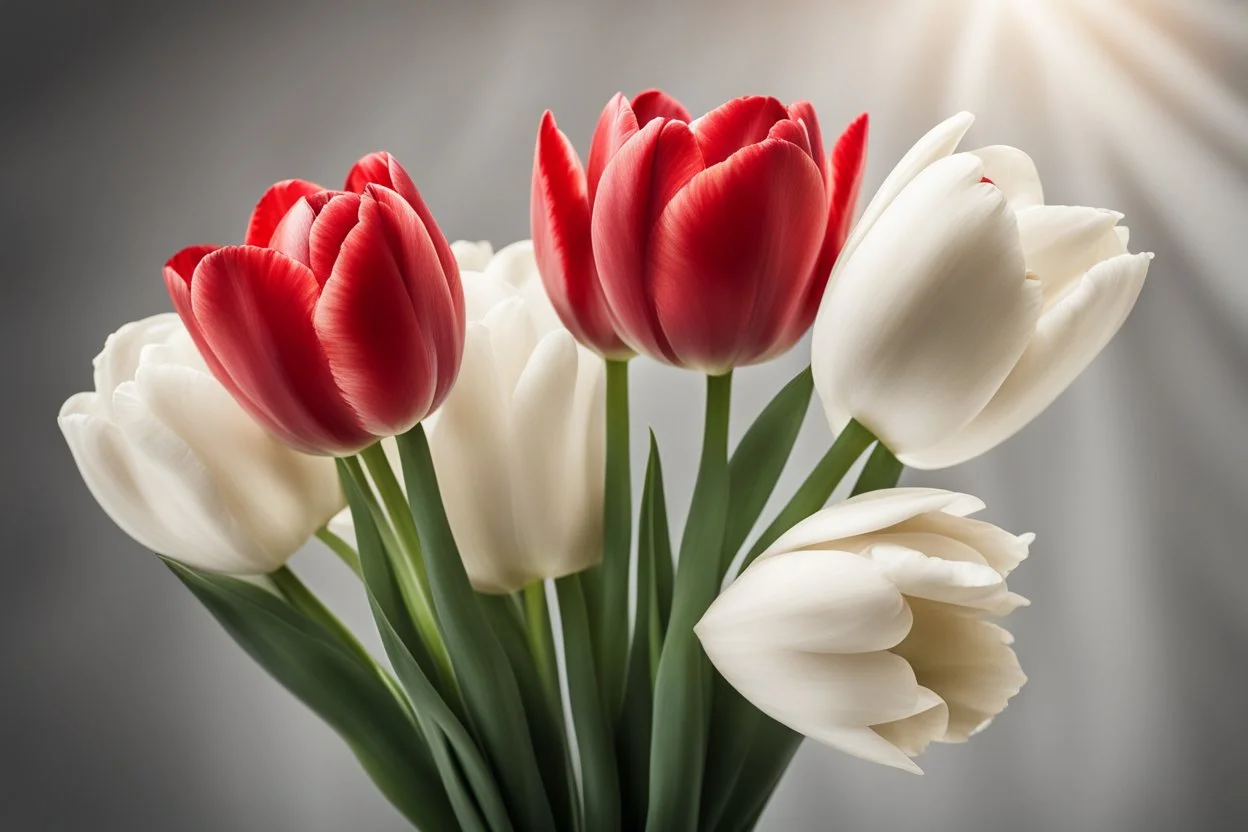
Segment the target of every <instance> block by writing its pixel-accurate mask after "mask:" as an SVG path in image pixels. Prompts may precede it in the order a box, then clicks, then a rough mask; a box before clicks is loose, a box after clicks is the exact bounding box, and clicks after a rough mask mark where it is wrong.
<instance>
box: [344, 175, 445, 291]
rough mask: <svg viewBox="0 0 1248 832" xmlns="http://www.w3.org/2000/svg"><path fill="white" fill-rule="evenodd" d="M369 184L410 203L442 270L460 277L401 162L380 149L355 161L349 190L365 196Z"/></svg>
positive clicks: (349, 181)
mask: <svg viewBox="0 0 1248 832" xmlns="http://www.w3.org/2000/svg"><path fill="white" fill-rule="evenodd" d="M370 184H372V185H384V186H385V187H387V188H389V189H390V190H392V191H394V192H395V193H397V194H398V195H399V196H401V197H403V198H404V199H405V200H407V202H408V204H409V205H411V206H412V210H414V211H415V212H416V216H418V217H420V221H421V223H423V224H424V226H425V230H426V231H428V232H429V237H430V238H431V239H432V240H433V246H434V248H435V249H436V250H437V252H438V261H439V262H440V263H441V264H442V271H444V272H445V273H447V274H450V273H451V272H452V271H454V272H455V273H456V274H458V273H459V266H458V265H457V264H456V262H455V254H454V253H453V252H452V251H451V244H450V243H448V242H447V241H446V237H445V236H444V235H443V234H442V229H441V228H439V227H438V223H437V221H436V220H434V218H433V212H432V211H430V210H429V206H428V205H426V204H425V200H424V198H423V197H421V195H420V191H419V190H417V188H416V183H415V182H413V181H412V177H410V176H408V174H407V169H406V168H404V167H403V166H402V165H401V164H399V160H398V159H396V158H394V157H393V156H392V155H390V154H389V153H386V152H385V151H384V150H379V151H377V152H375V153H370V154H368V155H367V156H365V157H364V158H363V159H361V160H360V161H358V162H356V163H355V164H354V165H353V166H352V167H351V170H350V172H349V173H347V184H346V189H347V190H348V191H354V192H355V193H363V192H364V187H365V186H366V185H370Z"/></svg>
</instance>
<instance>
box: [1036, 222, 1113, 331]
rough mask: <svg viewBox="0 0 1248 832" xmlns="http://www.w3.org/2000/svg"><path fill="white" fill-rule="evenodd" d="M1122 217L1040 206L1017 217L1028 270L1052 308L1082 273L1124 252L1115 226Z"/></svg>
mask: <svg viewBox="0 0 1248 832" xmlns="http://www.w3.org/2000/svg"><path fill="white" fill-rule="evenodd" d="M1120 219H1122V214H1120V213H1118V212H1117V211H1106V210H1104V209H1101V208H1082V207H1078V206H1072V205H1041V206H1038V207H1035V208H1028V209H1026V210H1024V211H1020V212H1019V214H1018V234H1019V238H1020V240H1021V241H1022V245H1023V255H1024V257H1025V258H1026V260H1027V271H1029V272H1031V273H1032V274H1034V275H1036V277H1037V278H1039V280H1040V285H1041V287H1042V288H1043V289H1044V304H1045V308H1046V309H1047V308H1049V307H1051V306H1052V305H1053V304H1054V302H1056V301H1057V299H1058V298H1060V297H1061V296H1062V295H1063V294H1064V293H1065V292H1066V290H1067V289H1068V288H1069V287H1070V286H1071V285H1072V284H1073V283H1074V282H1075V281H1076V280H1078V279H1079V278H1080V277H1082V276H1083V274H1084V272H1086V271H1087V270H1088V269H1090V268H1092V267H1093V266H1095V265H1096V264H1097V263H1100V262H1101V261H1103V260H1108V259H1109V258H1111V257H1116V256H1118V255H1120V254H1125V253H1126V248H1125V247H1124V246H1123V244H1122V242H1121V241H1120V239H1119V236H1118V233H1117V231H1116V230H1115V226H1116V225H1117V223H1118V220H1120Z"/></svg>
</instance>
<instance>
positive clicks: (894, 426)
mask: <svg viewBox="0 0 1248 832" xmlns="http://www.w3.org/2000/svg"><path fill="white" fill-rule="evenodd" d="M982 168H983V165H982V163H981V162H980V160H979V158H978V157H976V156H973V155H970V154H957V155H954V156H951V157H949V158H947V159H943V160H941V161H939V162H936V163H934V164H932V165H930V166H929V167H928V168H927V169H926V170H924V171H923V172H922V173H920V174H919V175H918V176H917V177H916V178H915V179H914V181H912V182H911V183H910V185H909V186H908V187H907V188H906V189H905V190H904V191H902V193H901V194H900V195H899V196H898V197H897V199H896V200H894V201H893V203H892V204H891V205H890V206H889V207H888V209H887V210H886V211H885V212H884V214H883V215H882V216H881V217H880V219H879V220H878V221H877V222H876V223H875V226H874V228H873V229H872V232H871V233H870V234H869V235H867V236H865V237H864V238H863V240H862V242H861V244H860V245H859V246H858V248H857V249H856V250H855V251H854V252H853V253H852V255H850V256H849V257H848V258H847V259H845V260H844V261H843V262H844V265H843V268H841V269H839V270H838V274H837V277H836V279H835V281H834V282H832V283H831V284H830V285H829V287H828V290H827V293H826V294H825V296H824V301H823V306H822V309H821V311H820V314H819V318H818V320H817V321H816V324H815V335H814V341H813V355H812V362H813V369H814V379H815V386H816V389H817V390H818V391H819V395H820V399H821V400H822V402H823V404H824V407H825V410H826V411H827V412H828V414H829V418H830V420H831V421H832V423H833V425H834V427H837V424H836V423H837V422H838V421H839V420H840V419H842V418H844V416H845V414H850V415H852V416H853V417H855V418H857V419H858V420H859V421H860V422H861V423H862V424H863V425H864V426H865V427H867V428H868V429H869V430H870V431H871V432H872V433H874V434H875V435H876V436H877V437H878V438H879V439H880V440H881V441H882V442H883V443H884V444H885V445H886V446H888V447H889V448H890V449H892V450H893V452H894V453H898V454H899V455H900V454H904V453H910V452H913V451H918V450H922V449H926V448H928V447H930V446H932V445H935V444H937V443H938V442H940V441H942V440H944V439H945V438H946V437H948V436H950V435H951V434H953V433H955V432H956V431H958V430H960V429H961V428H962V427H964V426H965V425H966V424H967V423H968V422H970V421H971V419H972V418H974V416H975V415H976V414H977V413H979V411H980V410H982V409H983V407H984V406H985V405H986V404H987V403H988V401H989V400H990V399H991V398H992V395H993V393H995V392H996V390H997V389H998V388H999V387H1000V386H1001V383H1002V381H1004V379H1005V377H1006V375H1007V374H1008V373H1009V371H1010V369H1011V368H1012V367H1013V366H1014V365H1015V363H1017V361H1018V359H1019V356H1021V355H1022V352H1023V350H1024V349H1025V348H1026V346H1027V342H1028V339H1029V337H1030V335H1031V333H1032V332H1033V331H1034V330H1035V324H1036V320H1037V319H1038V317H1039V315H1040V311H1041V308H1042V306H1043V293H1042V291H1041V289H1040V286H1039V284H1038V282H1036V281H1033V280H1027V279H1025V268H1024V263H1023V254H1022V249H1021V248H1020V246H1019V240H1018V227H1017V223H1016V221H1015V219H1014V213H1013V212H1012V211H1010V210H1009V209H1008V208H1007V206H1006V204H1005V198H1004V196H1003V194H1002V191H1001V190H1000V189H999V188H997V187H995V186H993V185H990V184H987V183H984V182H981V181H980V179H981V174H982Z"/></svg>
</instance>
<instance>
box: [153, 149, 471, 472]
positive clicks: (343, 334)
mask: <svg viewBox="0 0 1248 832" xmlns="http://www.w3.org/2000/svg"><path fill="white" fill-rule="evenodd" d="M165 284H166V285H167V286H168V288H169V294H170V296H171V297H172V298H173V305H174V308H175V309H177V311H178V314H179V315H180V316H181V317H182V320H183V322H185V324H186V327H187V329H188V330H190V333H191V336H192V337H193V338H194V339H195V343H196V345H197V346H198V347H199V351H200V352H201V353H202V354H203V356H204V359H205V361H206V362H207V363H208V366H209V367H210V368H211V370H212V372H213V374H214V375H216V377H217V378H218V379H219V380H220V381H221V383H222V384H224V385H225V387H226V389H228V390H229V391H230V392H231V393H232V394H233V395H234V397H235V398H236V399H237V400H238V401H239V403H240V404H242V405H243V407H245V408H246V409H247V410H248V411H249V412H250V413H251V414H252V415H253V416H255V417H256V418H257V419H258V420H259V421H260V422H261V423H262V424H264V425H265V426H267V427H268V428H269V429H270V430H271V431H272V432H273V433H274V434H275V435H277V436H278V437H280V438H281V439H283V440H284V441H286V442H287V443H289V444H290V445H292V446H294V447H295V448H298V449H299V450H302V451H306V452H309V453H319V454H329V455H345V454H351V453H354V452H356V451H359V450H361V449H363V448H365V447H367V446H368V445H371V444H372V443H373V442H376V441H377V440H378V439H379V438H381V437H383V436H391V435H394V434H397V433H401V432H403V431H405V430H407V429H409V428H411V427H412V426H413V425H415V424H416V423H417V422H419V421H420V420H421V419H423V418H424V417H425V416H426V415H427V414H428V413H430V412H431V411H432V410H434V409H435V408H436V407H437V406H438V405H439V404H441V403H442V400H443V399H444V398H445V397H446V394H447V393H448V392H449V391H450V389H451V385H452V384H453V383H454V381H455V376H456V375H457V374H458V372H459V363H460V358H461V356H462V354H463V346H464V326H465V325H464V298H463V290H462V288H461V286H460V281H459V269H458V267H457V266H456V264H455V258H454V256H453V255H452V254H451V249H450V246H449V245H447V242H446V238H445V237H443V236H442V232H441V230H440V229H439V228H438V226H437V224H436V223H435V222H434V221H433V216H432V215H431V214H430V212H429V209H428V208H427V207H426V206H425V203H424V201H423V200H422V199H421V198H420V194H419V193H418V192H417V190H416V186H415V185H413V184H412V180H411V179H410V178H409V177H408V175H407V172H406V171H405V170H403V167H402V166H401V165H399V163H398V162H397V161H395V159H394V158H393V157H391V156H390V155H389V154H388V153H373V154H370V155H369V156H366V157H364V158H363V159H361V160H360V161H359V162H357V163H356V164H355V166H354V167H353V168H352V169H351V172H350V174H348V176H347V183H346V190H345V191H331V190H325V189H323V188H321V187H320V186H318V185H314V184H312V183H310V182H304V181H302V180H297V179H295V180H288V181H286V182H279V183H277V184H276V185H274V186H273V187H271V188H269V190H268V191H267V192H265V194H264V196H263V197H262V198H261V199H260V202H259V204H257V205H256V209H255V211H254V212H253V213H252V216H251V222H250V223H249V225H248V228H247V236H246V238H245V244H244V245H241V246H226V247H224V248H213V247H212V246H193V247H191V248H187V249H184V250H182V251H180V252H178V253H177V254H176V255H174V256H173V257H172V258H171V259H170V260H169V262H168V263H167V264H165Z"/></svg>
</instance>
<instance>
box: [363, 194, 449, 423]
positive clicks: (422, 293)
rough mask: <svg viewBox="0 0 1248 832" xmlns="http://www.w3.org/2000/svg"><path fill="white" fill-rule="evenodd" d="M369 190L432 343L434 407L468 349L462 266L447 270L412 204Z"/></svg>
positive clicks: (440, 400)
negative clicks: (412, 209) (460, 271)
mask: <svg viewBox="0 0 1248 832" xmlns="http://www.w3.org/2000/svg"><path fill="white" fill-rule="evenodd" d="M367 193H368V194H369V195H371V196H372V197H373V198H374V199H376V200H377V203H378V205H379V207H380V208H381V217H382V220H383V221H384V225H385V227H386V231H387V239H389V240H390V245H391V250H392V252H394V254H395V259H396V262H397V263H398V266H399V272H400V274H402V275H403V279H404V281H405V284H406V286H407V291H408V295H409V296H410V297H411V299H412V307H413V308H414V309H415V310H416V316H417V318H419V319H420V322H421V325H422V327H423V328H424V331H425V334H426V335H427V336H428V339H429V341H430V342H431V343H432V345H433V351H434V354H435V358H436V364H435V366H436V369H437V377H436V380H435V381H436V383H435V385H434V395H433V403H432V404H431V405H430V406H429V410H430V411H432V410H434V409H435V408H437V407H438V405H440V404H441V403H442V400H443V399H444V398H445V397H446V394H447V393H449V392H451V387H452V385H453V384H454V383H455V378H456V376H458V375H459V364H460V360H461V359H462V357H463V352H464V334H465V331H466V327H467V322H466V320H465V314H464V289H463V284H462V283H461V281H460V276H459V268H458V267H456V268H455V269H454V270H452V271H451V273H450V274H445V273H443V271H442V264H441V262H440V261H439V260H438V256H437V249H436V247H435V245H434V241H433V239H432V237H431V236H430V234H429V230H428V229H427V228H425V226H424V224H423V223H422V222H421V221H420V217H419V216H418V215H417V214H416V213H415V212H414V211H409V210H405V209H406V207H407V204H406V203H405V202H404V201H403V198H402V197H400V196H399V195H398V194H397V193H395V192H394V191H391V190H389V189H387V188H383V187H380V186H377V185H373V186H370V187H369V188H368V191H367Z"/></svg>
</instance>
